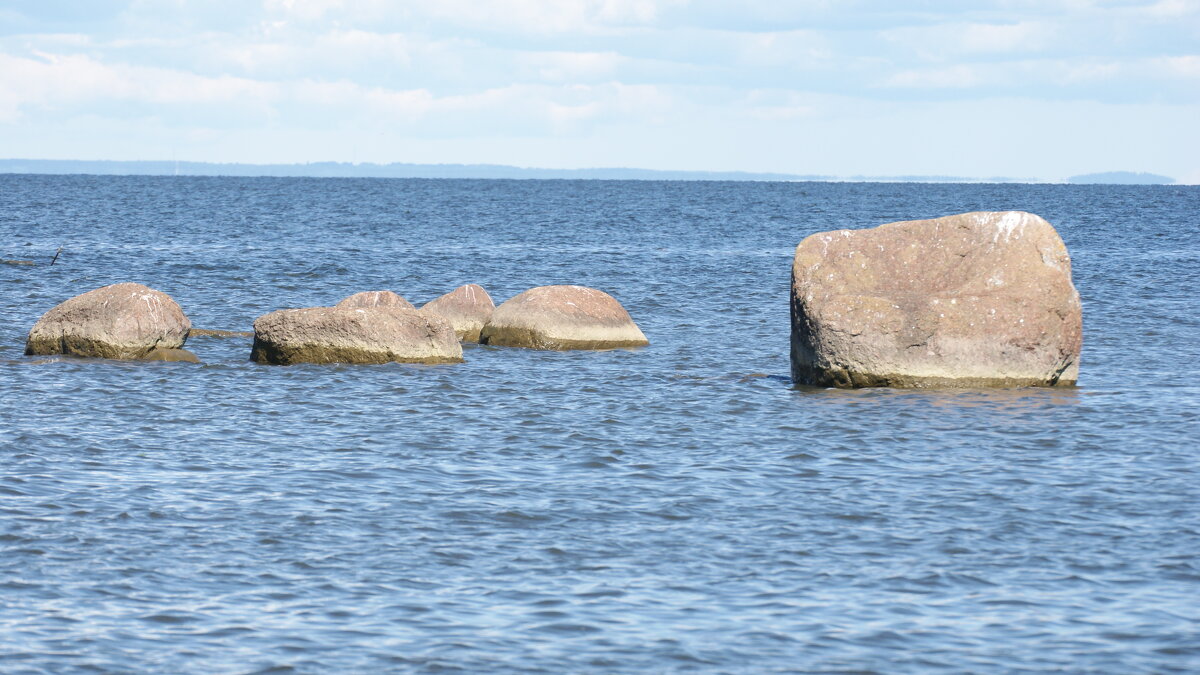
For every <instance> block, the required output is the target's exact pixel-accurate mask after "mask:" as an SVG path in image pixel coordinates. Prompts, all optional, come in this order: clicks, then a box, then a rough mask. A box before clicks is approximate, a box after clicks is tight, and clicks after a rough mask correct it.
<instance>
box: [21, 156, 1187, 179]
mask: <svg viewBox="0 0 1200 675" xmlns="http://www.w3.org/2000/svg"><path fill="white" fill-rule="evenodd" d="M22 164H32V165H34V166H21V165H22ZM55 165H57V166H55ZM87 165H92V166H91V167H90V168H93V169H96V168H102V167H111V168H114V169H125V171H119V170H118V171H101V172H97V171H86V170H81V169H84V168H87ZM96 165H100V166H96ZM184 168H186V169H189V171H186V172H181V171H180V169H184ZM30 169H33V170H30ZM37 169H42V170H41V171H39V170H37ZM45 169H51V170H50V171H46V170H45ZM138 169H140V170H138ZM195 169H210V170H209V171H202V172H198V173H197V172H195V171H194V170H195ZM322 169H324V170H325V171H322ZM255 171H259V172H261V173H252V172H255ZM0 173H7V174H45V175H143V176H172V175H179V176H213V177H216V176H228V177H243V178H250V177H262V178H271V177H279V178H283V177H289V178H290V177H296V178H305V177H311V178H463V179H518V180H519V179H575V180H679V181H688V180H691V181H704V180H709V181H746V182H829V183H837V182H853V183H861V182H885V183H900V182H917V183H1018V184H1070V183H1089V182H1090V183H1095V184H1105V183H1107V184H1128V185H1138V184H1141V185H1147V184H1155V185H1179V183H1178V182H1177V181H1176V180H1175V179H1174V178H1172V177H1169V176H1165V175H1159V174H1153V173H1148V172H1134V171H1102V172H1092V173H1084V174H1078V175H1075V176H1069V177H1066V178H1060V179H1045V178H1034V177H1011V176H989V177H973V176H955V175H950V174H891V175H868V174H855V175H851V176H838V175H833V174H798V173H787V172H778V171H747V170H740V169H734V170H707V169H646V168H635V167H580V168H570V169H562V168H545V167H523V166H516V165H509V164H492V163H471V164H467V163H442V164H430V163H417V162H390V163H378V162H343V161H336V160H318V161H308V162H211V161H194V160H178V159H134V160H123V159H35V158H0ZM1089 179H1094V180H1089Z"/></svg>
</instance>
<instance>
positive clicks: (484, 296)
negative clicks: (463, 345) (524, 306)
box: [421, 284, 496, 342]
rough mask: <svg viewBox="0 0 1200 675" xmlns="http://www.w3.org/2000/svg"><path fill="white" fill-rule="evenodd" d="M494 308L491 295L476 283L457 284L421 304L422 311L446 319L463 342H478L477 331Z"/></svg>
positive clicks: (478, 331)
mask: <svg viewBox="0 0 1200 675" xmlns="http://www.w3.org/2000/svg"><path fill="white" fill-rule="evenodd" d="M495 310H496V303H494V302H492V296H490V295H488V292H487V291H485V290H483V286H479V285H477V284H467V285H466V286H459V287H458V288H456V289H454V290H453V291H450V292H449V293H447V294H445V295H443V296H442V297H440V298H437V299H436V300H431V301H429V302H427V303H425V304H424V305H422V306H421V311H423V312H433V313H434V314H437V315H438V316H442V317H445V318H446V319H448V320H449V321H450V324H451V325H452V326H454V332H455V333H457V334H458V339H459V340H462V341H463V342H479V333H480V331H482V330H483V326H484V324H486V323H487V322H488V320H489V319H491V318H492V312H494V311H495Z"/></svg>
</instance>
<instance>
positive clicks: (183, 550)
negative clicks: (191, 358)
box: [0, 174, 1200, 674]
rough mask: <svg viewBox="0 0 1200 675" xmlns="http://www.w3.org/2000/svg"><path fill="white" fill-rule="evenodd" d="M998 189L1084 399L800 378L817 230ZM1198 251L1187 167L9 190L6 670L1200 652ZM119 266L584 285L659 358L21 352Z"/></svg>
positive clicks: (370, 283)
mask: <svg viewBox="0 0 1200 675" xmlns="http://www.w3.org/2000/svg"><path fill="white" fill-rule="evenodd" d="M1008 209H1015V210H1022V211H1029V212H1033V213H1036V214H1038V215H1041V216H1043V217H1044V218H1046V219H1047V220H1049V221H1050V222H1051V223H1052V224H1053V225H1054V226H1055V228H1056V229H1057V230H1058V232H1059V233H1060V235H1061V236H1062V238H1063V240H1064V241H1065V242H1066V245H1067V247H1068V249H1069V251H1070V253H1071V256H1072V263H1073V267H1074V282H1075V285H1076V287H1077V288H1078V290H1079V293H1080V295H1081V297H1082V301H1083V319H1084V342H1083V353H1082V359H1081V364H1082V365H1081V371H1080V377H1079V383H1078V386H1076V387H1068V388H1025V389H1003V390H899V389H866V390H835V389H823V388H813V387H804V386H797V385H795V384H794V383H793V382H792V381H791V380H790V379H789V377H788V372H789V364H788V344H789V343H788V338H789V317H788V284H789V272H790V266H791V257H792V254H793V251H794V249H795V246H796V245H797V244H798V243H799V242H800V240H801V239H803V238H804V237H806V236H808V235H810V234H813V233H815V232H820V231H826V230H833V229H840V228H866V227H874V226H876V225H879V224H881V223H886V222H891V221H897V220H907V219H916V218H929V217H936V216H943V215H949V214H955V213H962V212H967V211H977V210H1008ZM1198 237H1200V187H1196V186H1158V185H1153V186H1111V185H1106V186H1101V185H1050V184H915V183H805V182H706V181H691V182H687V181H602V180H585V181H574V180H450V179H368V178H362V179H357V178H354V179H338V178H229V177H224V178H223V177H184V176H162V177H145V176H141V177H120V176H86V175H80V176H47V175H17V174H10V175H0V258H4V259H8V260H14V259H15V260H29V261H33V262H34V263H36V264H34V265H12V264H0V672H3V673H379V672H400V673H404V672H414V673H555V674H557V673H675V672H680V673H1026V672H1028V673H1049V672H1053V673H1119V674H1131V673H1195V672H1200V238H1198ZM60 249H61V251H60ZM56 253H57V255H58V257H57V259H56V260H54V264H50V263H51V261H52V259H53V257H54V256H55V254H56ZM126 281H133V282H139V283H143V284H146V285H148V286H150V287H152V288H155V289H158V290H161V291H164V292H166V293H168V294H170V295H171V296H172V297H173V298H174V299H175V300H176V301H178V302H179V304H180V305H181V306H182V307H183V310H184V311H185V312H186V313H187V315H188V316H189V317H190V319H191V321H192V323H193V325H194V326H195V327H198V328H211V329H226V330H240V331H248V330H250V329H251V325H252V323H253V321H254V319H255V318H256V317H258V316H261V315H263V314H265V313H267V312H270V311H273V310H276V309H281V308H289V307H311V306H323V305H331V304H334V303H336V302H337V301H338V300H340V299H341V298H343V297H345V296H347V295H350V294H352V293H355V292H358V291H367V290H384V289H388V290H393V291H395V292H397V293H399V294H401V295H403V296H404V297H406V298H408V299H409V300H410V301H412V302H413V303H415V304H417V305H420V304H423V303H424V302H427V301H429V300H431V299H433V298H435V297H437V296H439V295H441V294H443V293H446V292H448V291H450V290H452V289H454V288H455V287H457V286H459V285H462V284H465V283H478V284H481V285H483V286H484V287H485V288H486V289H487V290H488V291H489V293H491V295H492V296H493V297H494V298H495V299H496V301H497V302H498V303H499V302H501V301H503V300H505V299H507V298H509V297H512V296H513V295H516V294H517V293H519V292H521V291H523V290H525V289H528V288H531V287H534V286H543V285H550V284H579V285H584V286H590V287H594V288H598V289H601V290H604V291H606V292H608V293H610V294H612V295H613V296H614V297H616V298H617V299H618V300H619V301H620V302H621V303H622V304H623V305H624V307H625V308H626V309H628V310H629V312H630V314H631V315H632V316H633V318H634V320H635V321H636V322H637V323H638V325H639V326H640V327H641V328H642V330H643V332H645V334H646V336H647V337H648V338H649V340H650V346H648V347H645V348H640V349H632V350H614V351H599V352H546V351H534V350H525V349H515V348H499V347H487V346H482V347H481V346H476V345H467V346H465V347H464V358H465V359H466V360H465V363H461V364H453V365H439V366H421V365H401V364H387V365H353V366H352V365H297V366H269V365H258V364H254V363H251V362H250V361H249V354H250V344H251V340H250V339H249V338H245V337H233V338H212V337H197V338H193V339H191V340H189V341H188V343H187V348H188V349H190V350H192V351H193V352H195V353H196V354H197V356H199V358H200V359H201V360H202V361H203V364H201V365H195V364H186V363H138V362H120V361H94V360H84V359H73V358H59V357H52V358H47V357H26V356H24V355H23V348H24V342H25V338H26V335H27V333H28V331H29V329H30V327H32V325H33V324H34V322H36V321H37V319H38V318H39V317H40V316H41V315H42V314H43V313H44V312H46V311H47V310H49V309H50V308H51V307H53V306H55V305H56V304H57V303H59V302H62V301H63V300H66V299H67V298H70V297H72V296H74V295H77V294H80V293H83V292H85V291H88V290H91V289H94V288H97V287H100V286H104V285H107V284H112V283H117V282H126Z"/></svg>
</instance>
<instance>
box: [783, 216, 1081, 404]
mask: <svg viewBox="0 0 1200 675" xmlns="http://www.w3.org/2000/svg"><path fill="white" fill-rule="evenodd" d="M1082 340H1083V319H1082V310H1081V306H1080V302H1079V294H1078V293H1077V292H1076V291H1075V287H1074V285H1073V284H1072V283H1071V258H1070V256H1069V255H1068V254H1067V248H1066V246H1065V245H1063V242H1062V239H1060V238H1059V236H1058V233H1057V232H1055V231H1054V228H1053V227H1051V225H1050V224H1049V223H1047V222H1046V221H1045V220H1043V219H1041V218H1039V217H1038V216H1035V215H1033V214H1030V213H1023V212H1019V211H1006V212H979V213H965V214H961V215H956V216H947V217H945V218H936V219H932V220H914V221H906V222H899V223H888V224H886V225H881V226H879V227H876V228H873V229H868V230H838V231H835V232H821V233H818V234H814V235H812V236H810V237H808V238H806V239H805V240H804V241H802V242H801V243H800V245H799V246H798V247H796V257H795V261H794V263H793V265H792V379H793V380H794V381H795V382H796V383H798V384H814V385H822V386H837V387H868V386H891V387H994V386H1000V387H1011V386H1030V385H1041V386H1053V385H1070V384H1074V383H1075V381H1076V379H1077V378H1078V376H1079V351H1080V347H1081V344H1082Z"/></svg>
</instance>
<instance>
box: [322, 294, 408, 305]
mask: <svg viewBox="0 0 1200 675" xmlns="http://www.w3.org/2000/svg"><path fill="white" fill-rule="evenodd" d="M334 306H335V307H400V308H402V309H416V308H415V307H413V305H412V303H411V302H409V301H408V300H405V299H404V298H403V297H401V296H399V295H397V294H396V293H393V292H392V291H363V292H362V293H355V294H354V295H351V296H348V297H346V298H343V299H342V301H341V302H339V303H338V304H336V305H334Z"/></svg>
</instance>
